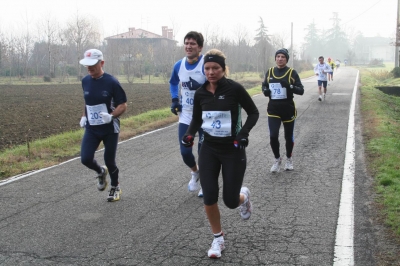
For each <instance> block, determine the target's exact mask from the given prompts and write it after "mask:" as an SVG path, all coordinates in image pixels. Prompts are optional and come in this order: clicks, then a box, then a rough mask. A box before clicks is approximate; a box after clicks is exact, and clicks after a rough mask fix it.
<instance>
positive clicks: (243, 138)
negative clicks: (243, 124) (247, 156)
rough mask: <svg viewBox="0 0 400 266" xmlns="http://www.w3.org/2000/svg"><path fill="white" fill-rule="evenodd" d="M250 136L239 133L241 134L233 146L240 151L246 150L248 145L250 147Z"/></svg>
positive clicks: (237, 136)
mask: <svg viewBox="0 0 400 266" xmlns="http://www.w3.org/2000/svg"><path fill="white" fill-rule="evenodd" d="M248 136H249V134H246V133H244V132H242V131H241V132H239V134H237V135H236V138H235V140H234V141H233V145H235V147H236V148H238V149H241V150H243V149H245V148H246V147H247V145H249V137H248Z"/></svg>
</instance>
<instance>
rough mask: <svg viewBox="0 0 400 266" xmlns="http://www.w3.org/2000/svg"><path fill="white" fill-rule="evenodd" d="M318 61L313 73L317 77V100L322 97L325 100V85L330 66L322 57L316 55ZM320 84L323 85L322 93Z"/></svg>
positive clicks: (330, 70) (320, 99) (330, 69)
mask: <svg viewBox="0 0 400 266" xmlns="http://www.w3.org/2000/svg"><path fill="white" fill-rule="evenodd" d="M318 61H319V63H318V64H317V65H316V66H315V67H314V73H315V75H316V76H317V77H318V92H319V97H318V101H322V97H323V98H324V100H325V95H326V87H327V85H328V73H329V72H332V68H331V67H330V66H329V64H327V63H325V62H324V57H323V56H320V57H318ZM322 86H323V87H324V93H323V94H322Z"/></svg>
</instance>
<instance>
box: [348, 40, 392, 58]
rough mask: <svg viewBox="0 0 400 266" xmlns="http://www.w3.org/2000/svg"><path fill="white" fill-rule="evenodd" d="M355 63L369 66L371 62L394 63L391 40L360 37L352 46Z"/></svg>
mask: <svg viewBox="0 0 400 266" xmlns="http://www.w3.org/2000/svg"><path fill="white" fill-rule="evenodd" d="M354 48H355V49H354V50H355V53H356V63H358V64H369V63H370V62H371V61H372V60H380V61H383V62H394V56H395V47H394V46H393V40H391V39H390V38H384V37H361V38H357V40H356V42H355V44H354Z"/></svg>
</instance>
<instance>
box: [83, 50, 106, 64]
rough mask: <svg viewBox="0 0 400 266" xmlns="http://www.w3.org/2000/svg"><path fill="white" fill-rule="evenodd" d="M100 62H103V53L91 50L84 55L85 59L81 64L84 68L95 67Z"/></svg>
mask: <svg viewBox="0 0 400 266" xmlns="http://www.w3.org/2000/svg"><path fill="white" fill-rule="evenodd" d="M99 60H103V53H102V52H101V51H100V50H97V49H89V50H87V51H86V52H85V53H84V54H83V59H82V60H81V61H79V63H80V64H81V65H84V66H93V65H95V64H97V62H99Z"/></svg>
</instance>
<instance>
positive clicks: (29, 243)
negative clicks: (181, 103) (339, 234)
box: [0, 68, 375, 266]
mask: <svg viewBox="0 0 400 266" xmlns="http://www.w3.org/2000/svg"><path fill="white" fill-rule="evenodd" d="M356 75H357V71H356V70H354V69H351V68H342V69H340V70H339V71H338V72H337V73H335V81H334V82H333V83H332V84H331V85H330V86H329V87H328V88H329V89H328V95H327V98H326V101H324V102H318V101H317V97H318V95H317V87H316V79H315V78H314V77H312V78H309V79H306V80H304V81H303V82H304V85H305V94H304V95H303V96H301V97H300V96H296V97H295V101H296V104H297V107H298V119H297V120H296V126H295V148H294V167H295V170H294V171H293V172H281V173H278V174H271V173H270V172H269V169H270V167H271V165H272V163H273V154H272V151H271V149H270V146H269V134H268V128H267V116H266V107H267V102H268V100H267V99H266V98H265V97H264V96H263V95H259V96H256V97H254V101H255V102H256V104H257V106H258V107H259V110H260V112H261V116H260V119H259V122H258V123H257V125H256V127H255V128H254V129H253V131H252V132H251V136H250V145H249V147H248V149H247V154H248V168H247V172H246V177H245V181H244V184H245V185H246V186H248V187H249V188H250V190H251V193H252V202H253V206H254V212H253V215H252V217H251V219H250V220H248V221H242V220H241V218H240V216H239V213H238V211H237V210H230V209H228V208H226V207H225V206H223V207H221V212H222V224H223V230H224V232H225V235H226V237H225V241H226V246H227V248H226V250H225V251H224V253H223V257H222V258H221V259H220V260H216V261H215V260H210V259H209V258H208V257H207V253H206V252H207V250H208V248H209V246H210V244H211V241H212V235H211V233H210V229H209V225H208V222H207V220H206V217H205V213H204V210H203V205H202V200H201V199H200V198H198V197H197V193H196V194H195V193H189V192H188V191H187V183H188V181H189V177H190V173H189V172H188V171H187V169H186V167H185V166H184V165H183V162H182V160H181V157H180V154H179V150H178V146H177V125H176V124H174V125H172V126H170V127H167V128H164V129H162V130H159V131H156V132H153V133H151V134H146V135H143V136H139V137H136V138H133V139H131V140H129V141H126V142H123V143H121V144H120V145H119V148H118V165H119V167H120V173H121V187H122V190H123V195H122V199H121V201H119V202H115V203H108V202H106V195H107V193H106V192H99V191H97V189H96V181H95V179H94V174H93V173H92V172H91V171H89V170H87V169H86V168H85V167H83V166H82V165H81V163H80V160H79V159H76V160H72V161H69V162H68V163H65V164H62V165H59V166H57V167H53V168H50V169H48V170H45V171H41V172H38V173H35V174H32V175H30V176H28V177H26V178H23V179H20V180H17V181H15V182H11V183H8V184H5V185H3V186H0V193H1V196H0V204H1V206H0V239H1V241H0V264H1V265H214V264H215V265H318V266H323V265H333V259H334V245H335V237H336V236H335V233H336V225H337V219H338V212H339V201H340V193H341V183H342V176H343V165H344V158H345V150H346V136H347V126H348V119H349V109H350V102H351V95H352V92H353V87H354V84H355V79H356ZM357 117H358V112H356V119H355V120H356V122H357V123H358V120H359V119H358V118H357ZM356 134H357V136H359V134H360V132H359V125H358V124H357V128H356ZM281 137H282V140H281V149H282V150H283V147H284V146H283V145H284V141H283V136H282V134H281ZM358 144H359V140H358ZM358 144H356V148H357V145H358ZM357 150H358V148H357ZM96 156H97V157H98V159H99V160H101V158H102V152H98V153H97V154H96ZM356 158H357V160H362V153H361V155H360V153H358V151H357V153H356ZM356 166H357V169H356V170H357V171H356V173H357V175H360V177H356V187H357V186H358V185H357V182H360V184H361V186H360V187H357V188H356V197H357V198H356V199H355V203H356V208H355V212H356V216H355V228H356V231H355V232H356V233H355V242H354V244H355V252H354V255H355V262H356V263H355V265H363V266H368V265H375V262H374V259H373V256H372V252H373V249H374V247H373V245H374V239H373V237H372V236H371V234H370V231H369V230H370V228H369V227H368V217H367V216H365V214H366V212H368V210H365V204H364V203H365V201H366V200H367V199H366V197H367V196H368V195H367V194H366V192H365V191H366V188H365V187H366V183H367V182H366V181H367V180H365V179H363V178H364V177H363V175H364V170H363V169H364V168H363V164H362V163H356ZM358 180H360V181H358ZM221 202H222V201H221ZM221 206H222V205H221ZM358 206H359V207H360V208H358Z"/></svg>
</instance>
